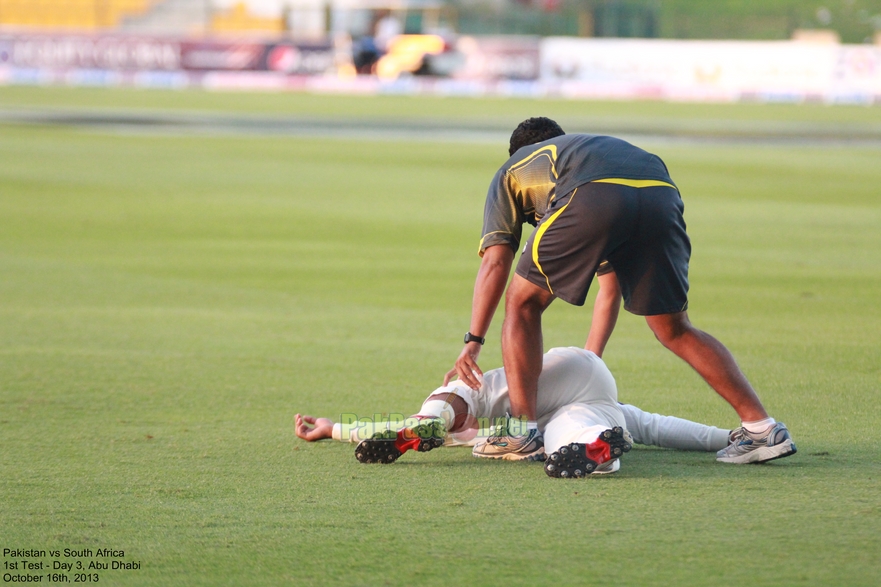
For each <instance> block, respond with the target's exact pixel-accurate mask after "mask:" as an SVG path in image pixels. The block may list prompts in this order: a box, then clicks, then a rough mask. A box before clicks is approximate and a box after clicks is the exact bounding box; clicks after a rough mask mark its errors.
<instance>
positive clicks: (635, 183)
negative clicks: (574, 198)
mask: <svg viewBox="0 0 881 587" xmlns="http://www.w3.org/2000/svg"><path fill="white" fill-rule="evenodd" d="M591 183H614V184H616V185H626V186H628V187H632V188H653V187H659V186H666V187H668V188H673V189H674V190H675V189H677V188H676V186H675V185H673V184H672V183H667V182H666V181H660V180H657V179H624V178H620V177H607V178H606V179H595V180H593V182H591Z"/></svg>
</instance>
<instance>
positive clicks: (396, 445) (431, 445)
mask: <svg viewBox="0 0 881 587" xmlns="http://www.w3.org/2000/svg"><path fill="white" fill-rule="evenodd" d="M446 435H447V427H446V425H445V424H444V421H443V419H441V418H422V419H421V420H419V421H418V422H417V423H416V424H413V425H411V426H405V427H404V428H401V429H400V430H398V431H395V430H384V431H382V432H377V433H375V434H374V435H373V436H371V437H370V438H368V439H367V440H362V441H361V442H359V443H358V446H357V447H355V458H356V459H358V461H359V462H361V463H394V462H395V461H396V460H398V457H400V456H401V455H402V454H404V453H405V452H407V451H408V450H417V451H419V452H428V451H430V450H433V449H435V448H437V447H439V446H443V444H444V437H445V436H446Z"/></svg>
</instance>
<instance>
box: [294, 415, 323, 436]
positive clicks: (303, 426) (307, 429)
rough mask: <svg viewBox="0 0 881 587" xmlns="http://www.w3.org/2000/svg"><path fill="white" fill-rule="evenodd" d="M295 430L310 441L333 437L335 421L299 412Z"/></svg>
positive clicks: (295, 421) (295, 420)
mask: <svg viewBox="0 0 881 587" xmlns="http://www.w3.org/2000/svg"><path fill="white" fill-rule="evenodd" d="M294 430H295V431H296V433H297V436H299V437H300V438H302V439H303V440H308V441H309V442H315V441H316V440H324V439H325V438H332V437H333V436H332V435H333V421H332V420H329V419H328V418H316V417H315V416H307V415H300V414H297V415H296V417H295V418H294Z"/></svg>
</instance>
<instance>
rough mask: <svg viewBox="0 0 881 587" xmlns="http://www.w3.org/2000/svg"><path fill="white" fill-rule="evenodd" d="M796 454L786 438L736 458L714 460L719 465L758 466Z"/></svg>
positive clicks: (790, 442)
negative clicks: (778, 442)
mask: <svg viewBox="0 0 881 587" xmlns="http://www.w3.org/2000/svg"><path fill="white" fill-rule="evenodd" d="M796 452H798V449H797V448H796V447H795V443H794V442H792V439H791V438H787V439H786V440H785V441H783V442H781V443H780V444H775V445H774V446H763V447H762V448H757V449H756V450H754V451H750V452H748V453H746V454H742V455H738V456H736V457H716V460H717V461H719V462H720V463H730V464H733V465H748V464H754V465H758V464H760V463H767V462H770V461H773V460H776V459H782V458H784V457H788V456H791V455H794V454H795V453H796Z"/></svg>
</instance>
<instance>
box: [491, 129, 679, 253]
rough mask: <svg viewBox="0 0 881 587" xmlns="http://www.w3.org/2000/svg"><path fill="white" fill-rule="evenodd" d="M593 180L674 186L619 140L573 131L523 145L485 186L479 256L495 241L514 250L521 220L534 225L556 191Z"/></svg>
mask: <svg viewBox="0 0 881 587" xmlns="http://www.w3.org/2000/svg"><path fill="white" fill-rule="evenodd" d="M597 180H633V181H632V182H631V183H633V184H634V185H636V187H639V184H640V183H645V182H644V181H642V182H641V181H640V180H650V181H652V180H653V181H657V182H661V183H662V184H670V185H671V186H673V187H675V185H674V184H673V180H671V179H670V174H669V173H668V172H667V166H666V165H664V162H663V161H661V159H660V157H658V156H657V155H652V154H651V153H648V152H646V151H643V150H642V149H640V148H639V147H635V146H633V145H631V144H630V143H628V142H627V141H622V140H621V139H616V138H614V137H605V136H597V135H583V134H575V135H563V136H559V137H556V138H553V139H550V140H548V141H544V142H542V143H537V144H535V145H528V146H526V147H523V148H522V149H520V150H519V151H517V152H516V153H514V155H513V156H512V157H511V158H510V159H508V161H507V162H505V164H504V165H502V167H501V169H499V170H498V172H497V173H496V175H495V177H494V178H493V181H492V183H491V184H490V186H489V193H488V194H487V196H486V207H485V208H484V212H483V238H482V239H481V240H480V251H479V252H480V255H481V256H483V251H485V250H486V249H487V247H491V246H493V245H499V244H507V245H509V246H510V247H511V248H513V249H514V250H515V251H516V250H517V248H518V247H519V246H520V236H521V232H522V228H523V223H524V222H528V223H529V224H532V225H533V226H535V225H536V224H537V223H538V222H539V221H540V220H541V219H542V217H543V216H544V215H545V213H546V212H547V210H548V208H549V207H550V206H551V204H552V203H553V201H554V198H555V197H556V196H557V195H558V194H559V195H560V196H564V195H566V194H568V193H569V192H571V191H572V190H574V189H575V188H577V187H578V186H580V185H583V184H586V183H589V182H592V181H597ZM612 183H624V182H621V181H613V182H612ZM625 185H628V184H627V183H625Z"/></svg>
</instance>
